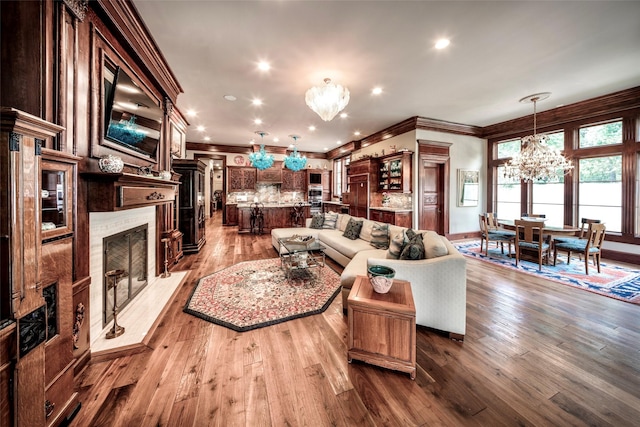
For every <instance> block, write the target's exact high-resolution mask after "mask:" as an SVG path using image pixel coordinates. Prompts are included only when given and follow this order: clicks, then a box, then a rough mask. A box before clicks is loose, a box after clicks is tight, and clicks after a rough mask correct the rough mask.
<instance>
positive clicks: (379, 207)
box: [369, 206, 413, 212]
mask: <svg viewBox="0 0 640 427" xmlns="http://www.w3.org/2000/svg"><path fill="white" fill-rule="evenodd" d="M369 209H375V210H377V211H386V212H412V211H413V209H411V208H391V207H389V208H385V207H383V206H369Z"/></svg>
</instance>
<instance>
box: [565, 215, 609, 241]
mask: <svg viewBox="0 0 640 427" xmlns="http://www.w3.org/2000/svg"><path fill="white" fill-rule="evenodd" d="M601 222H602V221H600V220H599V219H589V218H581V219H580V234H578V236H558V237H554V239H553V241H554V242H558V243H559V242H567V241H570V242H573V241H575V240H583V241H584V240H586V237H585V236H586V233H587V232H588V229H589V226H590V225H591V224H600V223H601ZM582 243H584V242H582Z"/></svg>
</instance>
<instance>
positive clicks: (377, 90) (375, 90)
mask: <svg viewBox="0 0 640 427" xmlns="http://www.w3.org/2000/svg"><path fill="white" fill-rule="evenodd" d="M371 93H372V94H374V95H380V94H381V93H382V88H381V87H374V88H373V90H372V91H371Z"/></svg>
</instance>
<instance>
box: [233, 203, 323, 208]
mask: <svg viewBox="0 0 640 427" xmlns="http://www.w3.org/2000/svg"><path fill="white" fill-rule="evenodd" d="M227 204H228V205H234V204H235V205H238V207H239V208H250V207H251V205H252V204H253V203H245V202H242V203H227ZM263 204H264V207H265V208H292V207H293V206H294V205H295V203H277V202H275V203H274V202H271V203H263ZM302 206H311V204H309V203H307V202H303V203H302Z"/></svg>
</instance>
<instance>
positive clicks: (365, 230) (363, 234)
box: [360, 219, 376, 242]
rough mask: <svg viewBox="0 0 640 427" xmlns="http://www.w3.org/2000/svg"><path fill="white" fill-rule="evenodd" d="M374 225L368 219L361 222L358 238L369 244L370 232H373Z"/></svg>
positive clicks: (373, 222)
mask: <svg viewBox="0 0 640 427" xmlns="http://www.w3.org/2000/svg"><path fill="white" fill-rule="evenodd" d="M374 224H376V222H375V221H371V220H370V219H363V220H362V230H360V238H361V239H362V240H364V241H366V242H371V231H373V225H374Z"/></svg>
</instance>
